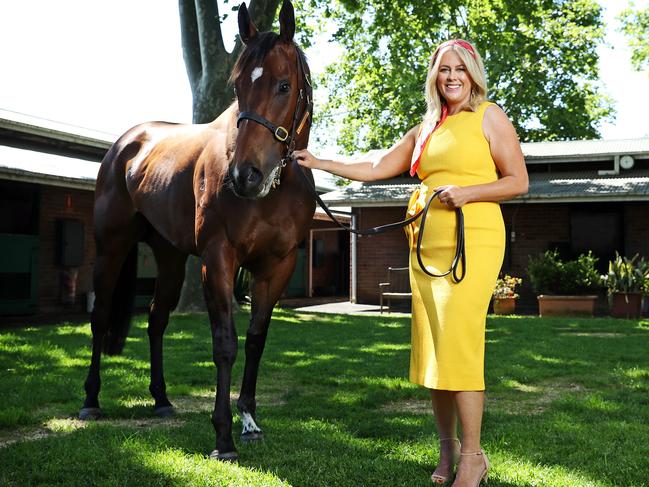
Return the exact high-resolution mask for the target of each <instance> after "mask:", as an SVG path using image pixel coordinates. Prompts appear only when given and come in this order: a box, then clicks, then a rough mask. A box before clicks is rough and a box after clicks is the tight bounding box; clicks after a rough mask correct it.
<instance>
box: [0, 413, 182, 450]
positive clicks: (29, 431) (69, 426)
mask: <svg viewBox="0 0 649 487" xmlns="http://www.w3.org/2000/svg"><path fill="white" fill-rule="evenodd" d="M99 421H100V422H101V424H103V425H110V426H119V427H123V428H124V427H125V428H139V429H145V428H160V427H165V428H179V427H181V426H183V425H184V424H185V421H183V420H182V419H180V418H177V417H170V418H157V417H155V418H136V419H108V418H102V419H100V420H99ZM90 424H93V422H92V421H81V420H80V419H76V418H54V419H50V420H48V421H46V422H45V423H44V424H43V425H42V426H41V427H39V428H20V429H17V430H13V431H8V432H6V433H2V434H0V448H6V447H8V446H9V445H12V444H14V443H16V442H19V441H37V440H42V439H43V438H48V437H50V436H55V435H65V434H69V433H72V432H74V431H77V430H80V429H84V428H87V427H88V425H90Z"/></svg>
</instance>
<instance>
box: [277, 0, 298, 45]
mask: <svg viewBox="0 0 649 487" xmlns="http://www.w3.org/2000/svg"><path fill="white" fill-rule="evenodd" d="M294 35H295V11H294V10H293V4H292V3H291V2H290V1H289V0H284V2H283V3H282V10H280V11H279V38H280V39H281V40H283V41H286V42H292V41H293V36H294Z"/></svg>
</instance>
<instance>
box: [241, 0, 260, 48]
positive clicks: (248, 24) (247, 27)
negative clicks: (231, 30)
mask: <svg viewBox="0 0 649 487" xmlns="http://www.w3.org/2000/svg"><path fill="white" fill-rule="evenodd" d="M256 35H257V27H255V24H253V23H252V20H250V14H249V13H248V7H246V4H245V3H242V4H241V5H240V6H239V36H240V37H241V40H242V41H243V43H244V44H248V43H249V42H250V41H251V40H252V39H253V38H254V37H255V36H256Z"/></svg>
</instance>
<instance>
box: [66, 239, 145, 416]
mask: <svg viewBox="0 0 649 487" xmlns="http://www.w3.org/2000/svg"><path fill="white" fill-rule="evenodd" d="M136 243H137V239H136V237H135V232H134V231H126V232H124V233H119V232H116V233H114V234H112V236H111V237H110V238H107V239H104V240H101V239H99V238H98V239H97V257H96V260H95V265H94V270H93V286H94V290H95V295H96V296H95V305H94V308H93V311H92V314H91V318H90V322H91V330H92V358H91V360H90V368H89V370H88V376H87V378H86V382H85V384H84V388H85V391H86V399H85V401H84V403H83V407H82V408H81V411H80V412H79V418H80V419H97V418H99V416H100V415H101V411H100V409H99V389H100V388H101V380H100V376H99V368H100V362H101V351H102V347H103V346H104V343H103V342H104V339H105V337H106V335H107V334H108V332H109V329H110V325H111V318H112V317H114V316H113V315H114V313H113V311H114V308H115V306H121V305H122V304H121V303H119V304H117V305H116V303H114V302H113V301H114V299H113V294H114V292H115V288H116V286H117V283H118V282H119V281H120V280H123V279H124V278H125V277H128V278H130V277H132V278H133V279H135V273H134V269H135V267H136V265H137V246H136ZM126 274H128V276H126Z"/></svg>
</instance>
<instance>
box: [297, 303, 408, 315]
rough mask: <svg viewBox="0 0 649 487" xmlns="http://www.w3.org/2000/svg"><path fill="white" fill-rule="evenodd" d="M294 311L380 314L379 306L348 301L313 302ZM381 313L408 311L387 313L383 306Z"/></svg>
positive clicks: (397, 313) (394, 313) (395, 313)
mask: <svg viewBox="0 0 649 487" xmlns="http://www.w3.org/2000/svg"><path fill="white" fill-rule="evenodd" d="M295 310H296V311H300V312H303V313H332V314H343V315H366V316H373V315H379V314H380V308H379V306H377V305H372V304H356V303H350V302H349V301H343V302H335V303H322V304H314V305H311V306H302V307H299V308H295ZM383 314H384V315H386V316H409V315H410V313H403V312H392V313H388V312H387V308H383Z"/></svg>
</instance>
